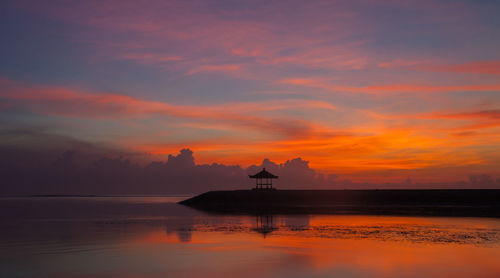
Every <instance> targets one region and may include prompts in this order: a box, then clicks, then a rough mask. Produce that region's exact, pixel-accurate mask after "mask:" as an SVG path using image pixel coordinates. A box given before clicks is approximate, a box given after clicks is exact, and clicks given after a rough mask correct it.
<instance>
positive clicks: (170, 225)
mask: <svg viewBox="0 0 500 278" xmlns="http://www.w3.org/2000/svg"><path fill="white" fill-rule="evenodd" d="M194 224H195V223H194V219H193V218H192V217H188V216H185V217H182V218H180V217H176V218H172V219H168V220H167V221H166V223H165V233H166V234H167V236H170V235H172V234H177V238H178V239H179V241H180V242H190V241H191V239H192V236H193V235H192V230H193V226H194Z"/></svg>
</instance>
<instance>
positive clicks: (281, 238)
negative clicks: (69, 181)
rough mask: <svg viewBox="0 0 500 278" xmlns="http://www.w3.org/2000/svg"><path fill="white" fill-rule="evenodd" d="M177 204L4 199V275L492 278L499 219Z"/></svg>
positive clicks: (0, 258) (499, 271)
mask: <svg viewBox="0 0 500 278" xmlns="http://www.w3.org/2000/svg"><path fill="white" fill-rule="evenodd" d="M183 198H185V197H182V196H181V197H53V198H48V197H26V198H0V217H1V218H0V220H1V221H0V277H37V278H38V277H51V278H52V277H56V278H57V277H75V278H80V277H82V278H83V277H126V278H128V277H261V278H262V277H500V264H499V258H500V219H495V218H458V217H456V218H448V217H406V216H373V215H213V214H207V213H204V212H201V211H197V210H194V209H190V208H187V207H184V206H181V205H178V204H176V202H177V201H179V200H182V199H183Z"/></svg>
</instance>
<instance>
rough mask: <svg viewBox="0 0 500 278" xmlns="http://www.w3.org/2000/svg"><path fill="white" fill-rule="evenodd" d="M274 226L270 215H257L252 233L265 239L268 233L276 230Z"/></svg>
mask: <svg viewBox="0 0 500 278" xmlns="http://www.w3.org/2000/svg"><path fill="white" fill-rule="evenodd" d="M277 229H278V228H277V227H275V226H274V223H273V216H272V215H257V222H256V223H255V228H253V230H254V231H256V232H257V233H260V234H262V235H263V236H264V237H266V236H267V235H268V234H269V233H271V232H273V231H275V230H277Z"/></svg>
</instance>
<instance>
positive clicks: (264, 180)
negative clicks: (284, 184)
mask: <svg viewBox="0 0 500 278" xmlns="http://www.w3.org/2000/svg"><path fill="white" fill-rule="evenodd" d="M248 177H249V178H251V179H255V189H272V188H273V179H277V178H278V176H275V175H273V174H271V173H269V172H268V171H266V168H264V169H262V171H260V172H258V173H257V174H255V175H248Z"/></svg>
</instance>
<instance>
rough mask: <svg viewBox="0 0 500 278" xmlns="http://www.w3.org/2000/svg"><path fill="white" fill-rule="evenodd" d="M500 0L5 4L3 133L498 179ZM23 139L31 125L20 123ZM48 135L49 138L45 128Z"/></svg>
mask: <svg viewBox="0 0 500 278" xmlns="http://www.w3.org/2000/svg"><path fill="white" fill-rule="evenodd" d="M499 13H500V2H499V1H422V0H418V1H396V0H394V1H370V0H366V1H159V0H158V1H154V0H152V1H127V0H120V1H114V0H99V1H92V0H89V1H71V0H67V1H62V0H61V1H55V0H50V1H22V0H21V1H3V2H2V8H1V9H0V34H1V38H2V40H1V41H2V43H1V44H0V49H1V51H0V61H1V62H0V130H1V134H0V143H1V144H2V146H17V147H20V148H23V149H33V150H35V149H36V150H38V149H43V150H58V149H61V150H63V149H64V146H60V145H59V143H58V142H59V141H57V140H52V139H50V138H70V139H71V140H78V141H79V142H84V143H86V144H87V143H88V144H90V145H94V146H101V147H102V148H105V149H113V150H119V151H123V152H124V153H130V154H134V155H132V159H135V160H137V161H138V162H141V163H142V162H148V161H153V160H162V159H165V158H166V157H167V155H168V154H173V153H177V152H178V151H179V150H180V149H182V148H189V149H191V150H192V151H193V152H194V155H195V158H196V162H197V163H212V162H217V163H224V164H231V165H233V164H238V165H241V166H242V167H247V166H249V165H252V164H257V163H260V162H261V161H262V160H263V159H264V158H269V159H271V160H272V161H275V162H277V163H284V162H285V161H286V160H288V159H292V158H296V157H301V158H302V159H304V160H306V161H309V166H310V167H311V168H313V169H315V170H317V171H318V172H320V173H324V174H333V173H334V174H338V175H340V176H342V177H346V178H349V179H351V180H354V181H370V182H385V181H391V180H403V179H406V178H408V177H409V178H411V179H413V180H414V181H458V180H466V179H467V177H468V176H469V175H474V174H488V175H491V176H492V177H494V178H495V179H496V178H500V20H499ZM26 134H29V135H26ZM48 138H49V139H48Z"/></svg>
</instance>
